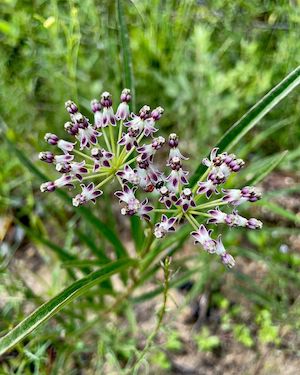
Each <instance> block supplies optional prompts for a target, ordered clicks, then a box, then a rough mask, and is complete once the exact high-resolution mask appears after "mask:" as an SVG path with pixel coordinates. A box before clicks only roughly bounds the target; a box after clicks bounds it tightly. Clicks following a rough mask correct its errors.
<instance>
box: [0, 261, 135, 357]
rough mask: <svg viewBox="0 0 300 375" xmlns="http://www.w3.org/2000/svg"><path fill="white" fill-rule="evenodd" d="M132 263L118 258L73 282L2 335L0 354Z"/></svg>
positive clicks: (132, 262)
mask: <svg viewBox="0 0 300 375" xmlns="http://www.w3.org/2000/svg"><path fill="white" fill-rule="evenodd" d="M133 264H135V261H134V260H132V259H119V260H117V261H115V262H111V263H110V264H107V265H105V266H103V267H102V268H101V269H100V270H98V271H95V272H93V273H91V274H90V275H88V276H86V277H84V278H82V279H80V280H78V281H76V282H74V283H73V284H72V285H70V286H69V287H67V288H66V289H64V290H63V291H62V292H61V293H59V294H58V295H57V296H56V297H54V298H52V299H51V300H50V301H48V302H46V303H44V304H43V305H42V306H40V307H39V308H38V309H36V310H35V311H34V312H33V313H32V314H30V315H29V316H28V317H27V318H26V319H24V320H23V321H22V322H21V323H19V324H18V325H17V326H16V327H15V328H13V329H12V330H11V331H9V332H8V333H7V334H6V335H5V336H4V337H2V338H1V339H0V355H1V354H3V353H5V352H6V351H7V350H9V349H11V348H12V347H13V346H15V345H16V344H17V343H18V342H19V341H21V340H22V339H23V338H24V337H26V336H27V335H28V334H29V333H30V332H32V331H34V330H35V329H36V328H37V327H38V326H40V325H41V324H42V323H44V322H46V321H47V320H49V319H50V318H51V317H52V316H53V315H54V314H57V313H58V312H59V311H60V310H61V309H62V308H63V307H64V306H65V305H67V304H69V303H70V302H71V301H73V300H74V299H75V298H77V297H79V296H81V295H83V294H84V293H85V292H86V291H87V290H89V289H90V288H92V287H93V286H94V285H97V284H99V283H100V282H102V281H104V280H106V279H108V278H109V277H110V276H112V275H113V274H116V273H119V272H120V271H122V270H124V269H126V268H128V267H129V266H131V265H133Z"/></svg>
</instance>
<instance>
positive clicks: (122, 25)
mask: <svg viewBox="0 0 300 375" xmlns="http://www.w3.org/2000/svg"><path fill="white" fill-rule="evenodd" d="M122 1H123V0H116V2H117V20H118V25H119V37H120V43H121V50H122V67H123V84H124V85H125V87H126V88H128V89H130V91H131V94H132V100H131V107H132V110H133V111H135V89H134V76H133V66H132V56H131V49H130V41H129V35H128V29H127V24H126V18H125V13H124V7H123V3H122Z"/></svg>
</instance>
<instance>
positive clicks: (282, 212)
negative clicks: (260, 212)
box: [257, 201, 300, 223]
mask: <svg viewBox="0 0 300 375" xmlns="http://www.w3.org/2000/svg"><path fill="white" fill-rule="evenodd" d="M257 205H259V206H263V207H265V208H266V209H267V210H268V211H271V212H274V213H275V214H277V215H279V216H282V217H284V218H285V219H287V220H291V221H293V222H295V223H300V216H299V215H296V214H294V212H292V211H290V210H288V209H286V208H283V207H281V206H279V204H277V203H274V202H264V201H260V202H257Z"/></svg>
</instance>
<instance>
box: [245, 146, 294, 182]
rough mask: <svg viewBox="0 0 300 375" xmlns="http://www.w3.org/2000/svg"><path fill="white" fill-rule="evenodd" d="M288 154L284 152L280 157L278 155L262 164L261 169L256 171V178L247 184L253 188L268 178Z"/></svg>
mask: <svg viewBox="0 0 300 375" xmlns="http://www.w3.org/2000/svg"><path fill="white" fill-rule="evenodd" d="M287 153H288V151H283V152H281V153H280V154H279V155H278V154H276V155H274V156H272V157H271V158H268V160H267V161H265V162H264V163H262V165H261V166H260V168H258V169H256V171H255V173H254V177H253V178H251V179H250V180H249V181H247V184H248V185H250V186H252V185H257V184H258V183H259V182H261V181H262V180H263V179H264V178H265V177H266V176H268V175H269V174H270V173H271V172H272V171H273V169H275V168H276V167H277V166H278V165H279V164H280V163H281V162H282V160H283V159H284V158H285V156H286V155H287Z"/></svg>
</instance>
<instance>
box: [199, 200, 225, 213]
mask: <svg viewBox="0 0 300 375" xmlns="http://www.w3.org/2000/svg"><path fill="white" fill-rule="evenodd" d="M224 204H228V203H227V202H224V201H223V200H222V198H221V199H217V200H215V201H211V202H207V203H204V204H199V205H198V206H196V207H194V209H196V210H198V209H201V208H210V207H215V206H222V205H224Z"/></svg>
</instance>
